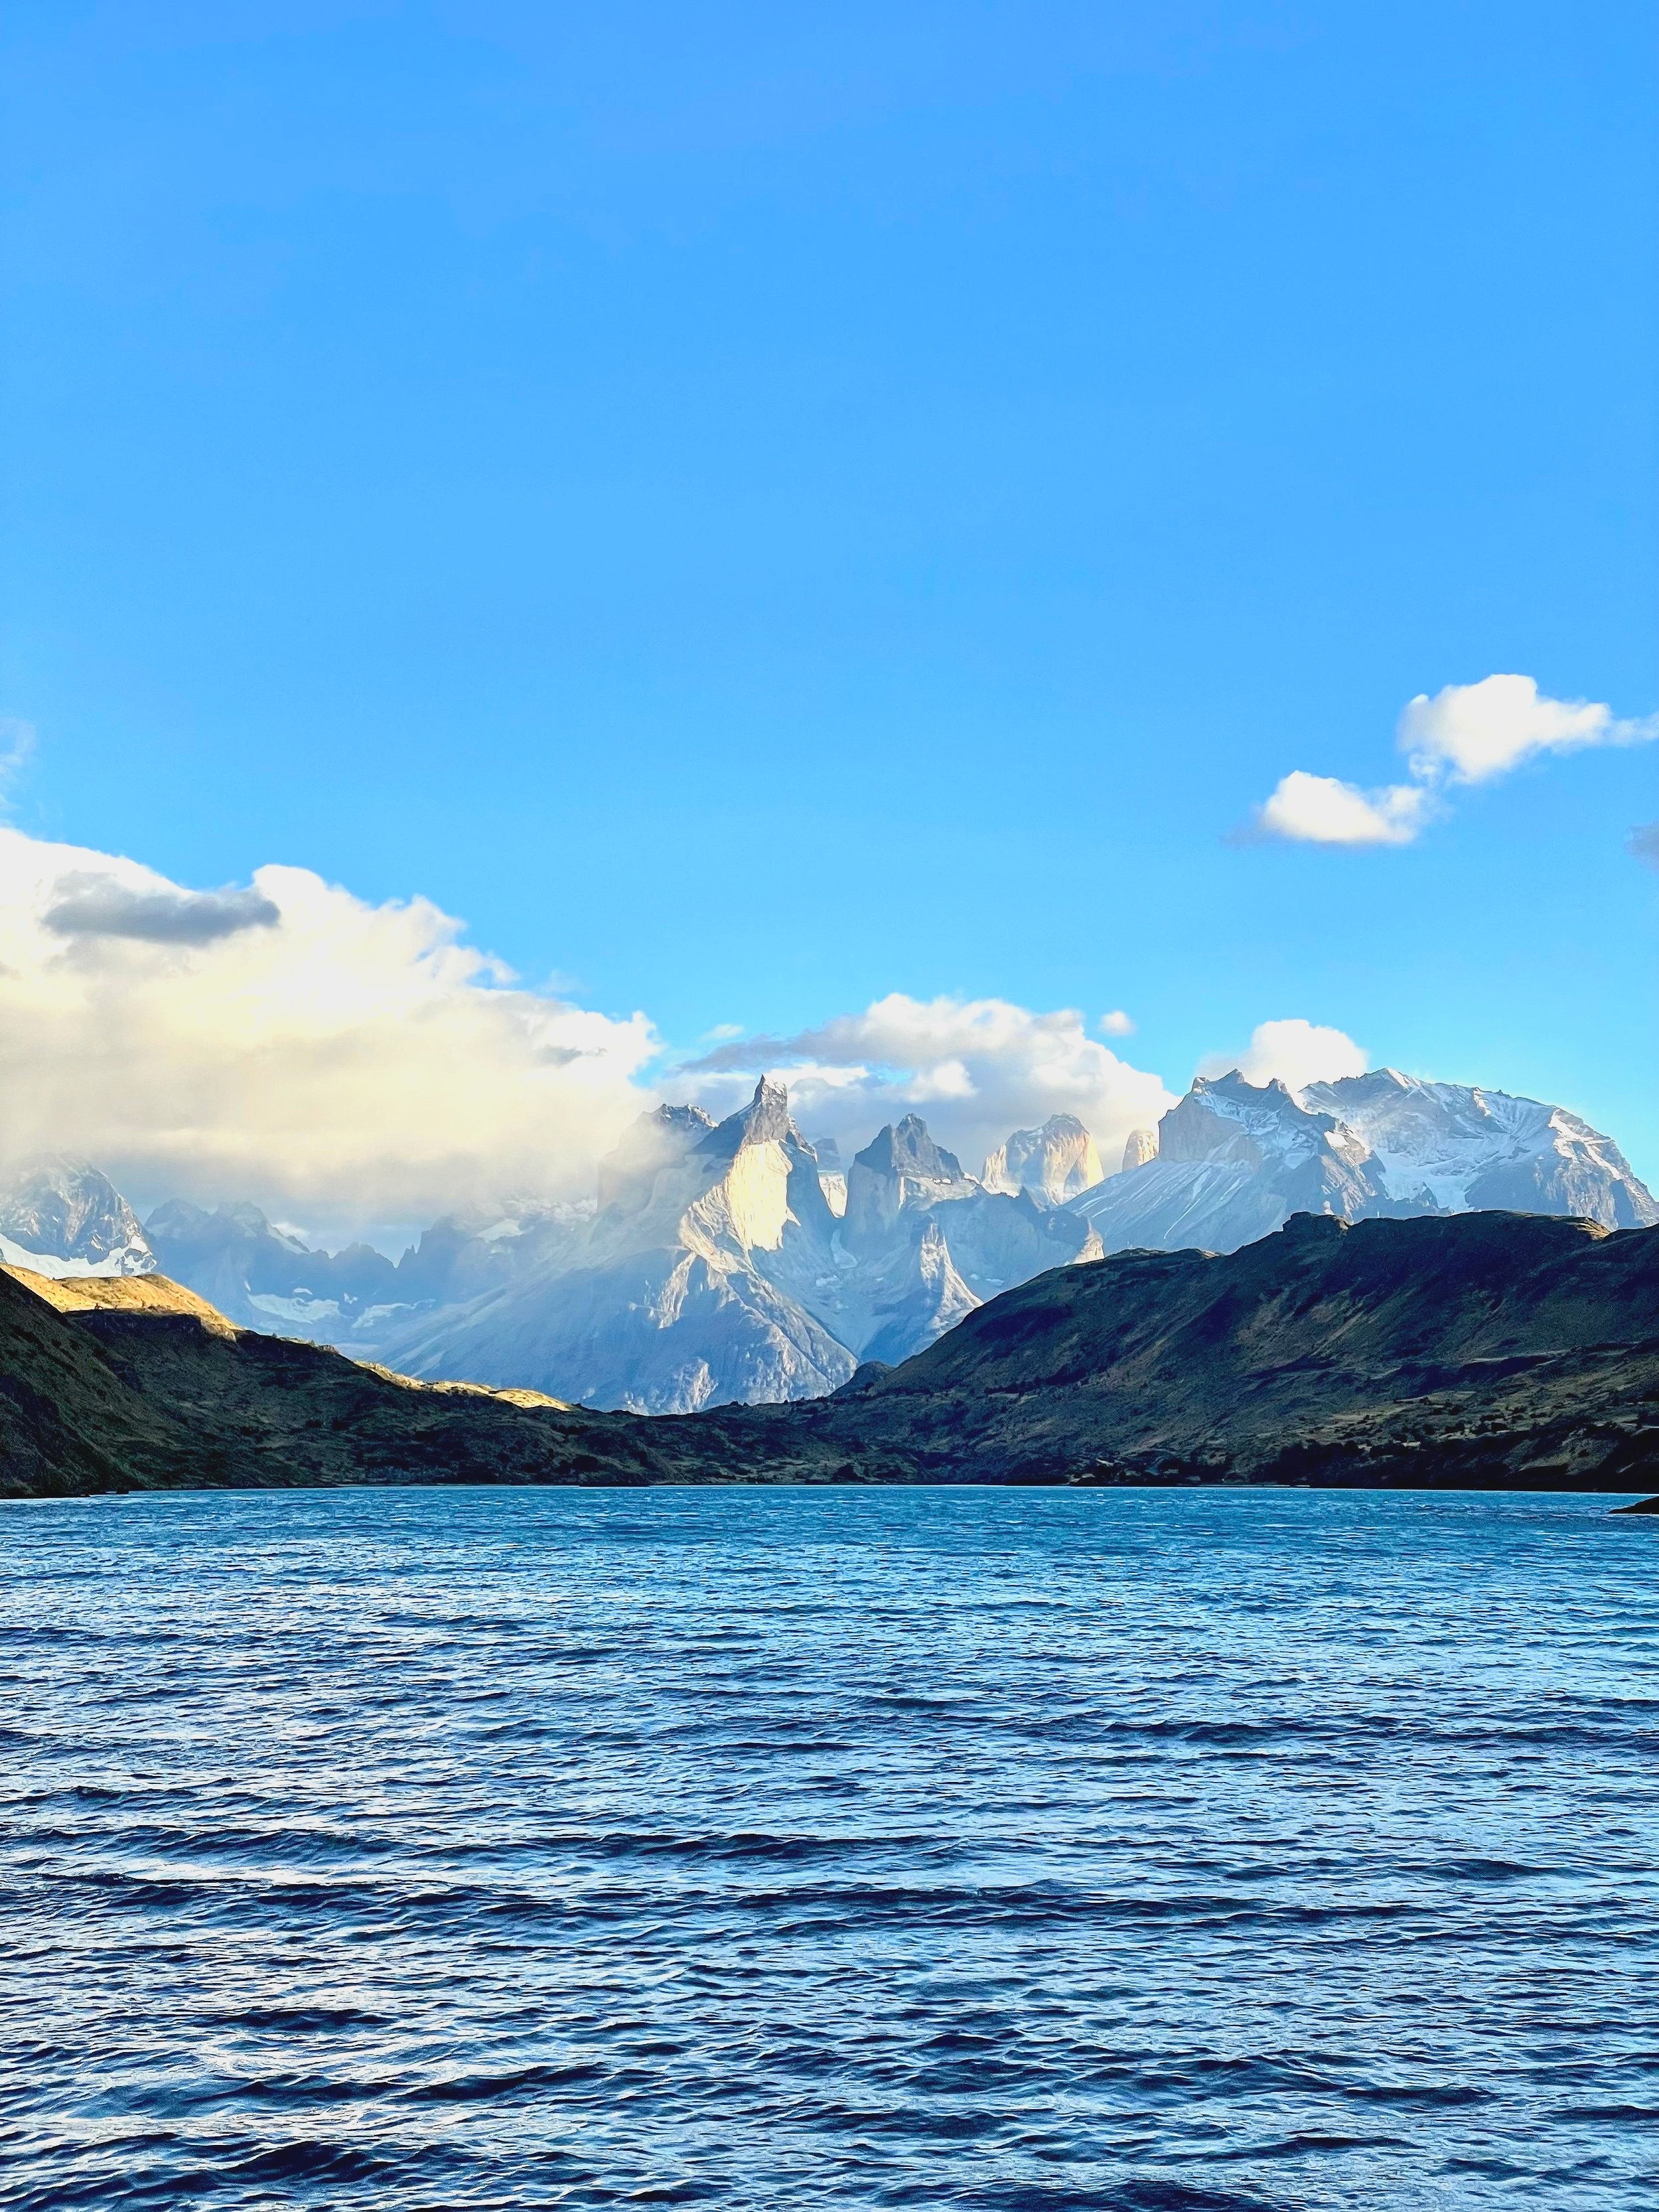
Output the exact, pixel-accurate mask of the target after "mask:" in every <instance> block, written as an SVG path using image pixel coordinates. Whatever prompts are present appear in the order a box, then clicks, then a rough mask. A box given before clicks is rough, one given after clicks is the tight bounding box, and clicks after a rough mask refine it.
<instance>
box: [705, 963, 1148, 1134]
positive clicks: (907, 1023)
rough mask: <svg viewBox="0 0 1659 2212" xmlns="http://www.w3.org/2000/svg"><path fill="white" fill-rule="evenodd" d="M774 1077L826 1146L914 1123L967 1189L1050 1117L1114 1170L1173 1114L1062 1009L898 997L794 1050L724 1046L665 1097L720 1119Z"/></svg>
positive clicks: (793, 1039)
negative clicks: (1080, 1128) (1022, 1134)
mask: <svg viewBox="0 0 1659 2212" xmlns="http://www.w3.org/2000/svg"><path fill="white" fill-rule="evenodd" d="M1121 1021H1122V1017H1121V1015H1118V1014H1111V1015H1108V1016H1105V1017H1103V1022H1102V1026H1103V1028H1105V1029H1106V1030H1107V1031H1108V1034H1109V1035H1120V1034H1121V1028H1120V1027H1119V1026H1118V1024H1120V1023H1121ZM768 1069H770V1070H773V1071H775V1073H778V1074H779V1075H781V1077H782V1078H783V1079H784V1080H785V1081H786V1082H787V1084H788V1085H789V1095H790V1098H791V1101H792V1103H793V1108H794V1114H795V1119H796V1121H798V1122H799V1124H800V1126H801V1127H802V1128H803V1129H805V1132H806V1133H807V1134H808V1136H811V1137H818V1136H833V1137H834V1138H835V1139H836V1142H837V1144H838V1145H839V1146H840V1147H841V1149H842V1152H843V1153H844V1154H845V1153H847V1152H848V1150H849V1147H854V1146H862V1145H865V1144H866V1143H867V1142H868V1141H869V1139H871V1137H872V1136H873V1135H874V1134H875V1133H876V1131H877V1129H878V1128H879V1127H881V1125H882V1124H883V1123H884V1122H885V1121H896V1120H897V1119H899V1118H900V1116H902V1115H905V1114H908V1113H912V1112H915V1113H919V1114H921V1115H922V1116H923V1117H924V1119H925V1120H927V1122H928V1125H929V1127H931V1128H932V1129H933V1133H934V1134H935V1135H936V1136H937V1137H938V1138H939V1139H940V1141H941V1142H942V1143H945V1144H947V1145H949V1146H951V1149H952V1150H953V1151H956V1152H958V1153H959V1154H960V1155H961V1158H962V1162H963V1166H964V1167H965V1168H967V1169H968V1170H969V1172H970V1173H972V1174H975V1175H976V1174H977V1173H978V1172H979V1170H980V1166H981V1163H982V1162H983V1160H984V1158H985V1157H986V1155H987V1153H988V1152H992V1151H993V1150H994V1148H995V1147H996V1146H998V1145H1000V1144H1001V1143H1002V1141H1003V1139H1005V1138H1006V1136H1007V1134H1008V1133H1009V1131H1010V1130H1011V1129H1012V1128H1015V1127H1021V1126H1024V1127H1031V1126H1033V1125H1034V1124H1036V1123H1037V1122H1040V1121H1046V1120H1047V1119H1048V1115H1051V1114H1075V1115H1077V1117H1078V1118H1079V1121H1085V1122H1086V1123H1087V1124H1088V1126H1089V1127H1090V1128H1091V1130H1092V1132H1093V1133H1094V1136H1095V1139H1096V1141H1097V1144H1098V1146H1099V1147H1100V1151H1101V1154H1102V1157H1103V1158H1106V1159H1110V1160H1115V1159H1116V1158H1119V1157H1121V1152H1122V1149H1123V1140H1124V1139H1125V1138H1126V1137H1127V1135H1128V1133H1129V1132H1130V1130H1131V1129H1139V1128H1147V1127H1151V1126H1152V1123H1153V1122H1155V1121H1157V1120H1158V1116H1159V1115H1161V1114H1163V1113H1164V1111H1165V1110H1166V1109H1167V1108H1169V1107H1170V1106H1172V1105H1173V1104H1174V1103H1175V1100H1174V1097H1173V1096H1172V1094H1171V1093H1170V1091H1167V1090H1166V1089H1165V1088H1164V1084H1163V1082H1162V1080H1161V1079H1159V1078H1158V1076H1156V1075H1149V1074H1146V1073H1144V1072H1143V1071H1142V1070H1140V1069H1139V1068H1136V1067H1131V1066H1129V1064H1128V1063H1127V1060H1120V1059H1119V1058H1118V1056H1117V1054H1115V1053H1114V1052H1112V1051H1110V1050H1109V1048H1107V1047H1106V1046H1105V1045H1103V1044H1101V1043H1100V1042H1098V1041H1097V1039H1095V1038H1093V1037H1091V1036H1090V1035H1089V1034H1088V1030H1087V1027H1086V1025H1085V1020H1084V1017H1083V1016H1082V1015H1081V1014H1080V1013H1079V1012H1074V1011H1073V1010H1071V1009H1069V1008H1066V1009H1062V1010H1060V1012H1054V1013H1033V1012H1030V1010H1029V1009H1028V1008H1026V1007H1024V1006H1014V1005H1012V1003H1011V1002H1010V1001H1009V1000H1006V999H954V998H943V999H929V1000H921V999H912V998H908V997H907V996H905V994H903V993H902V992H893V993H891V994H890V995H889V996H888V997H886V998H884V999H878V1000H876V1001H875V1003H874V1004H873V1005H872V1006H867V1007H866V1009H865V1011H864V1012H862V1013H861V1014H843V1015H842V1016H840V1017H838V1018H836V1020H834V1021H829V1022H825V1023H824V1024H823V1025H822V1026H821V1027H819V1028H817V1029H811V1030H801V1031H799V1033H798V1034H796V1035H795V1036H758V1037H750V1038H748V1039H746V1040H744V1041H743V1042H733V1043H727V1044H722V1045H720V1046H718V1047H717V1048H716V1049H715V1050H714V1051H713V1052H710V1053H707V1054H704V1055H703V1056H702V1058H701V1059H700V1060H693V1061H690V1062H688V1063H686V1064H685V1065H684V1066H681V1067H680V1068H679V1069H678V1071H677V1072H676V1076H675V1078H674V1079H673V1080H671V1082H670V1083H669V1084H668V1086H667V1087H668V1088H669V1090H670V1091H673V1092H674V1093H675V1095H676V1096H678V1095H680V1094H681V1093H682V1092H684V1094H685V1095H687V1096H690V1097H693V1098H695V1099H696V1100H697V1102H698V1103H701V1104H702V1105H703V1106H705V1107H706V1108H707V1109H708V1110H709V1111H710V1112H714V1113H720V1112H726V1111H729V1110H730V1109H731V1108H732V1106H733V1105H735V1104H736V1103H738V1100H739V1099H740V1098H741V1097H744V1096H746V1094H747V1091H748V1089H749V1088H750V1085H752V1083H753V1081H754V1079H755V1077H756V1076H757V1074H759V1073H762V1072H763V1071H764V1070H768Z"/></svg>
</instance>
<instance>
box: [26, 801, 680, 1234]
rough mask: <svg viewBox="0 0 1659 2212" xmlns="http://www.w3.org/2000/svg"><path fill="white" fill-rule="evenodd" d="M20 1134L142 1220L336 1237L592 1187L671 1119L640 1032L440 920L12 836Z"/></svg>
mask: <svg viewBox="0 0 1659 2212" xmlns="http://www.w3.org/2000/svg"><path fill="white" fill-rule="evenodd" d="M0 1028H3V1034H4V1036H5V1039H6V1051H5V1054H4V1058H3V1063H0V1130H3V1132H4V1143H5V1146H6V1149H7V1151H8V1152H10V1153H11V1154H13V1155H16V1154H20V1153H23V1152H33V1151H36V1150H40V1149H53V1150H57V1149H63V1150H69V1151H75V1152H83V1153H85V1154H87V1155H88V1157H90V1158H93V1159H94V1160H96V1161H97V1162H98V1163H99V1164H100V1165H101V1166H103V1167H105V1168H106V1170H108V1171H109V1172H110V1173H112V1175H114V1176H116V1178H117V1180H118V1181H121V1182H127V1183H130V1184H131V1186H132V1188H133V1191H134V1194H135V1195H136V1196H137V1197H139V1198H140V1199H141V1200H143V1201H144V1202H149V1201H152V1200H155V1199H156V1198H159V1197H161V1196H164V1195H167V1194H170V1193H173V1192H175V1191H176V1192H179V1193H182V1194H185V1195H187V1196H195V1197H200V1198H202V1199H204V1200H219V1199H223V1198H240V1197H249V1198H252V1199H254V1200H257V1201H258V1202H259V1203H260V1204H262V1205H264V1206H265V1207H266V1209H267V1211H275V1212H281V1213H283V1214H284V1215H294V1216H297V1217H298V1218H301V1219H302V1220H305V1221H307V1222H308V1223H309V1224H310V1225H311V1226H312V1227H313V1230H316V1231H322V1230H325V1229H335V1228H340V1227H347V1226H349V1227H351V1228H354V1229H356V1228H362V1229H368V1228H372V1227H374V1226H376V1225H383V1224H387V1223H398V1222H402V1223H408V1222H410V1221H417V1220H422V1219H429V1218H432V1217H433V1216H434V1215H435V1213H437V1212H441V1210H442V1209H443V1208H444V1207H446V1206H450V1205H453V1204H455V1203H458V1202H459V1201H461V1200H465V1199H467V1198H469V1197H471V1196H472V1195H474V1194H482V1193H483V1191H485V1190H487V1189H496V1190H499V1189H501V1188H539V1189H545V1190H549V1191H555V1190H559V1189H567V1190H571V1191H581V1190H585V1189H586V1188H588V1187H589V1185H590V1182H591V1173H592V1161H593V1159H594V1158H595V1156H596V1155H597V1154H598V1153H599V1152H601V1151H603V1150H604V1149H605V1147H606V1146H608V1145H609V1144H610V1143H611V1142H612V1141H613V1139H614V1137H615V1135H616V1133H617V1130H618V1129H619V1128H620V1127H622V1125H623V1123H624V1122H625V1121H628V1120H629V1118H631V1116H632V1115H634V1114H635V1113H637V1112H638V1111H639V1109H640V1108H641V1105H642V1104H644V1103H647V1096H646V1094H645V1093H644V1092H643V1091H641V1088H640V1087H639V1085H638V1084H637V1082H636V1078H637V1076H638V1074H639V1073H640V1071H641V1068H642V1067H644V1066H645V1065H646V1063H647V1062H648V1061H649V1060H650V1059H651V1058H652V1056H653V1053H654V1052H655V1050H656V1040H655V1038H654V1037H653V1034H652V1031H651V1029H650V1026H649V1024H648V1023H647V1021H646V1019H645V1018H644V1017H643V1016H642V1015H639V1014H635V1015H634V1016H633V1017H632V1018H629V1019H628V1020H624V1021H617V1020H612V1019H611V1018H609V1017H607V1016H605V1015H603V1014H597V1013H591V1012H584V1011H583V1010H581V1009H580V1008H577V1007H574V1006H568V1005H567V1004H564V1003H563V1002H562V1001H561V1000H556V999H554V998H551V997H549V996H546V995H544V994H539V993H536V992H532V991H527V990H524V989H522V988H519V987H515V986H514V983H513V978H512V977H511V976H510V975H509V974H508V973H507V970H506V969H503V968H502V967H501V965H500V963H497V962H495V961H493V960H491V959H490V958H489V957H488V956H487V955H486V954H483V953H482V952H480V951H477V949H476V948H474V947H472V946H471V945H465V944H464V943H463V942H462V941H461V928H460V925H459V923H458V922H456V921H453V920H452V919H451V918H450V917H449V916H448V915H445V914H443V913H441V911H440V910H439V908H437V907H435V906H434V905H433V904H431V902H429V901H428V900H425V899H420V898H414V899H410V900H408V901H405V902H389V903H387V904H386V905H383V906H371V905H368V904H367V903H366V902H364V901H362V900H361V899H358V898H355V897H354V896H352V895H351V894H350V893H349V891H345V890H340V889H338V888H337V887H335V886H332V885H330V884H325V882H323V880H322V879H321V878H319V877H318V876H315V875H313V874H312V873H310V872H309V871H307V870H306V869H303V868H289V867H265V868H261V869H259V870H258V872H257V874H256V876H255V878H254V882H253V885H252V888H251V889H250V890H243V891H232V892H191V891H186V890H181V889H180V888H179V886H178V885H177V884H171V883H169V882H168V881H167V879H166V878H164V877H161V876H159V875H157V874H155V872H153V871H151V870H150V869H148V868H144V867H142V866H138V865H137V863H136V862H133V861H131V860H120V859H116V858H112V857H111V856H109V855H107V854H100V853H95V852H89V851H87V850H84V849H83V848H79V847H76V846H70V845H52V844H46V843H42V842H37V841H36V840H34V839H32V838H30V837H27V836H24V835H23V834H21V832H20V831H18V830H15V829H6V828H0Z"/></svg>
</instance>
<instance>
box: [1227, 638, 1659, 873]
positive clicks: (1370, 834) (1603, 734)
mask: <svg viewBox="0 0 1659 2212" xmlns="http://www.w3.org/2000/svg"><path fill="white" fill-rule="evenodd" d="M1396 736H1397V739H1398V743H1399V746H1400V750H1401V751H1402V752H1403V753H1404V754H1405V755H1406V757H1407V766H1408V768H1409V769H1410V772H1411V775H1412V778H1413V781H1411V782H1410V783H1395V784H1389V785H1387V786H1385V787H1383V789H1382V790H1380V791H1369V792H1368V791H1362V790H1361V789H1360V788H1359V787H1358V785H1357V784H1352V783H1343V782H1341V781H1339V779H1338V778H1337V777H1335V776H1331V775H1309V774H1308V773H1307V771H1306V770H1305V769H1292V770H1291V774H1290V775H1286V776H1284V777H1281V779H1280V780H1279V784H1278V786H1277V787H1276V788H1275V790H1274V791H1273V796H1272V797H1271V798H1270V799H1267V802H1266V804H1265V805H1262V806H1261V807H1260V808H1259V809H1258V810H1257V812H1256V816H1255V829H1257V831H1258V832H1259V833H1260V834H1261V835H1264V836H1271V837H1283V838H1286V839H1289V840H1291V841H1292V842H1297V843H1301V844H1313V845H1409V844H1410V843H1411V842H1412V841H1413V838H1414V837H1416V836H1417V834H1418V832H1419V830H1420V829H1422V828H1423V826H1424V824H1425V822H1427V821H1428V820H1429V819H1430V818H1431V816H1432V814H1433V813H1434V811H1435V797H1436V794H1437V793H1438V792H1440V791H1441V790H1443V789H1444V788H1446V787H1455V786H1459V785H1468V784H1474V783H1486V782H1490V781H1492V778H1493V777H1494V776H1499V775H1506V774H1507V773H1508V772H1509V770H1510V769H1513V768H1518V767H1519V766H1520V765H1521V763H1522V762H1523V761H1527V760H1530V759H1533V758H1534V757H1536V756H1537V755H1539V754H1542V753H1559V752H1574V751H1578V750H1583V748H1584V747H1586V746H1589V745H1632V744H1644V743H1645V742H1646V741H1647V740H1648V739H1650V738H1659V714H1650V715H1647V716H1645V717H1644V718H1643V719H1641V720H1633V721H1632V720H1621V719H1620V717H1618V716H1617V715H1615V714H1614V713H1613V709H1612V708H1611V707H1608V706H1606V705H1604V704H1601V703H1600V702H1595V701H1592V700H1586V699H1552V698H1549V697H1547V696H1545V695H1544V694H1542V693H1541V692H1540V690H1539V689H1538V686H1537V684H1536V683H1535V682H1534V680H1533V678H1531V677H1530V676H1487V677H1484V678H1482V679H1481V681H1480V683H1478V684H1447V685H1446V686H1445V688H1444V689H1443V690H1440V691H1437V692H1436V693H1435V695H1434V696H1433V697H1432V698H1430V696H1428V694H1427V693H1426V692H1419V694H1418V696H1417V697H1416V698H1415V699H1413V700H1411V701H1409V702H1407V705H1406V707H1405V708H1404V710H1403V711H1402V713H1401V717H1400V722H1399V727H1398V730H1397V732H1396Z"/></svg>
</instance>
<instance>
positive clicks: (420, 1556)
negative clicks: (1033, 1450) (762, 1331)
mask: <svg viewBox="0 0 1659 2212" xmlns="http://www.w3.org/2000/svg"><path fill="white" fill-rule="evenodd" d="M1614 1502H1615V1501H1613V1500H1609V1499H1606V1498H1580V1497H1533V1496H1493V1495H1477V1496H1469V1495H1464V1496H1444V1495H1442V1496H1436V1495H1428V1494H1420V1493H1418V1494H1413V1493H1407V1494H1378V1493H1364V1492H1242V1491H1237V1490H1210V1491H1179V1492H1170V1491H1163V1492H1158V1491H1103V1492H1070V1491H985V1490H978V1491H973V1490H944V1489H928V1490H914V1491H901V1490H864V1489H854V1488H848V1489H844V1490H766V1489H761V1490H751V1489H726V1490H684V1489H673V1490H657V1491H644V1492H641V1491H587V1492H584V1491H568V1490H564V1491H553V1490H539V1491H538V1490H502V1491H482V1490H465V1491H438V1490H396V1491H354V1492H278V1493H270V1492H266V1493H259V1494H244V1495H235V1494H229V1495H209V1494H199V1495H190V1496H173V1497H129V1498H111V1499H103V1500H98V1501H93V1502H88V1503H80V1502H76V1503H50V1504H14V1505H7V1506H4V1507H3V1508H0V1530H3V1587H0V1634H3V1668H4V1691H3V1704H0V1723H3V1726H0V1790H3V1795H4V1808H5V1819H4V1832H3V1844H0V1884H3V1896H4V1923H3V1924H4V1928H5V1933H6V1942H5V1945H4V1955H3V1963H0V1991H3V2002H4V2006H5V2012H6V2020H5V2038H6V2049H7V2052H8V2058H7V2062H6V2064H5V2066H4V2068H3V2070H0V2101H3V2113H0V2124H3V2130H4V2133H3V2138H0V2141H3V2166H0V2203H4V2204H5V2205H7V2206H20V2207H45V2206H52V2205H64V2206H69V2205H97V2204H111V2205H116V2204H118V2205H122V2206H143V2205H155V2206H162V2205H166V2206H172V2205H174V2204H195V2203H202V2204H210V2205H213V2206H216V2207H218V2206H224V2207H252V2206H262V2207H263V2206H276V2205H282V2206H289V2205H300V2206H316V2207H326V2208H331V2212H332V2208H347V2207H359V2206H362V2207H368V2206H374V2207H375V2208H376V2212H387V2209H388V2208H396V2209H397V2212H401V2208H416V2207H422V2208H440V2207H470V2206H475V2205H476V2206H480V2207H483V2206H489V2207H491V2208H499V2207H503V2206H513V2207H519V2206H528V2207H541V2206H547V2207H553V2206H558V2207H563V2208H570V2207H580V2206H588V2205H612V2204H695V2203H710V2204H720V2205H727V2204H729V2205H742V2206H757V2207H767V2208H780V2207H785V2208H787V2207H806V2206H814V2207H817V2206H824V2207H828V2206H865V2205H871V2206H874V2205H907V2206H946V2205H948V2206H962V2207H983V2208H986V2212H1027V2209H1028V2208H1029V2212H1060V2208H1066V2207H1085V2206H1091V2207H1112V2208H1119V2207H1121V2208H1125V2212H1183V2209H1184V2208H1191V2212H1263V2208H1270V2207H1273V2208H1276V2207H1286V2208H1290V2207H1295V2208H1304V2207H1305V2208H1317V2207H1327V2206H1345V2207H1346V2206H1356V2207H1358V2206H1364V2207H1366V2208H1368V2212H1376V2208H1396V2207H1407V2208H1410V2207H1418V2206H1421V2207H1425V2208H1427V2207H1434V2208H1437V2212H1445V2208H1448V2207H1462V2206H1487V2205H1491V2206H1499V2205H1502V2206H1504V2207H1513V2206H1515V2205H1516V2204H1517V2203H1525V2204H1528V2205H1530V2206H1534V2207H1550V2208H1554V2207H1560V2208H1568V2207H1571V2208H1573V2212H1583V2208H1594V2207H1601V2206H1606V2207H1625V2206H1629V2207H1635V2206H1638V2205H1641V2206H1643V2207H1644V2208H1646V2207H1650V2206H1651V2205H1652V2204H1653V2203H1654V2202H1655V2193H1654V2192H1655V2190H1656V2187H1659V2131H1656V2125H1655V2123H1656V2120H1659V1727H1656V1723H1659V1519H1649V1520H1641V1519H1636V1520H1630V1519H1625V1520H1620V1519H1617V1518H1613V1517H1610V1516H1609V1513H1608V1507H1609V1505H1610V1504H1612V1503H1614Z"/></svg>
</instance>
